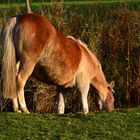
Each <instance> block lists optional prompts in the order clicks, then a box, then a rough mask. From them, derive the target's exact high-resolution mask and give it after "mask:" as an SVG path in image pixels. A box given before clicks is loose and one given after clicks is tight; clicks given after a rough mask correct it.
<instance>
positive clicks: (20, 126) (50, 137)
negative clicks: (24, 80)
mask: <svg viewBox="0 0 140 140" xmlns="http://www.w3.org/2000/svg"><path fill="white" fill-rule="evenodd" d="M7 139H8V140H21V139H24V140H124V139H125V140H139V139H140V108H133V109H121V110H119V111H115V112H111V113H105V112H94V113H90V114H88V115H83V114H80V113H78V114H67V115H56V114H34V113H31V114H29V115H28V114H17V113H0V140H7Z"/></svg>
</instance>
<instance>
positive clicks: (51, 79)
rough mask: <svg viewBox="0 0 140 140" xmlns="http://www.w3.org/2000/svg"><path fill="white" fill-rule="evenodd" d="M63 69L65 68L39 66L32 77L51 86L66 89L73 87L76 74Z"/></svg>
mask: <svg viewBox="0 0 140 140" xmlns="http://www.w3.org/2000/svg"><path fill="white" fill-rule="evenodd" d="M66 70H67V69H63V66H54V67H53V68H52V67H51V66H49V65H45V66H44V65H40V64H37V65H36V66H35V69H34V71H33V73H32V76H33V77H35V78H36V79H37V80H39V81H41V82H44V83H47V84H51V85H54V84H55V85H62V86H64V87H71V86H73V84H74V83H73V81H74V76H75V75H74V72H73V71H71V70H67V71H66Z"/></svg>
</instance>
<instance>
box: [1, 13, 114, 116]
mask: <svg viewBox="0 0 140 140" xmlns="http://www.w3.org/2000/svg"><path fill="white" fill-rule="evenodd" d="M2 49H3V59H2V74H1V75H2V81H3V82H2V93H3V97H4V98H8V99H11V100H12V103H13V110H14V112H24V113H30V112H29V110H28V109H27V106H26V102H25V97H24V86H25V84H26V81H27V79H28V78H29V76H33V77H35V78H37V79H38V80H40V81H42V82H45V83H49V84H54V85H58V86H61V87H64V88H68V87H73V86H75V87H77V88H78V90H79V91H80V93H81V101H82V106H83V112H84V113H85V114H87V113H89V108H88V101H87V96H88V91H89V88H90V85H92V86H94V87H95V88H96V89H97V90H98V95H99V100H98V103H99V109H100V110H102V109H103V110H106V111H113V110H114V96H113V91H114V90H113V87H114V81H112V82H111V83H110V84H107V81H106V78H105V75H104V73H103V71H102V67H101V64H100V62H99V60H98V59H97V57H96V56H95V55H94V54H93V53H92V52H91V51H90V50H89V49H88V47H87V45H86V44H85V43H83V42H82V41H81V40H79V39H76V38H74V37H72V36H66V35H65V34H63V33H62V32H60V31H59V30H58V29H56V28H55V27H54V26H53V24H52V23H51V21H50V20H48V19H47V18H45V17H44V16H42V15H39V14H34V13H27V14H24V15H17V16H14V17H12V18H10V19H9V20H8V21H7V22H6V24H5V25H4V27H3V30H2ZM65 95H66V94H64V93H63V92H60V93H59V101H58V113H59V114H64V111H65V98H66V97H65Z"/></svg>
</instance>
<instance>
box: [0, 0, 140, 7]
mask: <svg viewBox="0 0 140 140" xmlns="http://www.w3.org/2000/svg"><path fill="white" fill-rule="evenodd" d="M62 3H64V4H65V5H85V4H86V5H91V4H100V5H101V4H103V5H104V4H105V5H106V4H107V5H108V4H109V5H112V4H113V5H114V4H115V5H121V4H130V5H131V4H135V5H136V4H138V5H139V4H140V1H139V0H131V1H130V0H114V1H109V0H108V1H105V0H100V1H65V2H55V4H62ZM51 4H52V2H34V1H33V2H32V6H33V7H34V6H35V7H36V6H50V5H51ZM11 7H25V2H14V3H13V2H8V3H6V2H5V3H1V4H0V8H11Z"/></svg>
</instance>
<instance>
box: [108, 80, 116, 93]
mask: <svg viewBox="0 0 140 140" xmlns="http://www.w3.org/2000/svg"><path fill="white" fill-rule="evenodd" d="M114 85H115V81H114V80H113V81H112V82H110V84H109V85H108V89H109V90H110V91H111V92H112V93H115V91H114V89H113V87H114Z"/></svg>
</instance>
